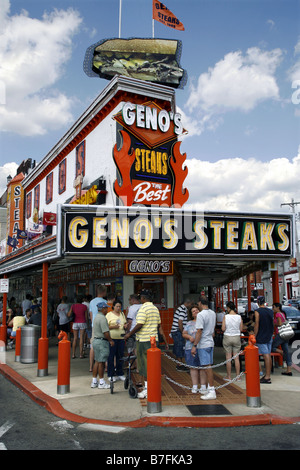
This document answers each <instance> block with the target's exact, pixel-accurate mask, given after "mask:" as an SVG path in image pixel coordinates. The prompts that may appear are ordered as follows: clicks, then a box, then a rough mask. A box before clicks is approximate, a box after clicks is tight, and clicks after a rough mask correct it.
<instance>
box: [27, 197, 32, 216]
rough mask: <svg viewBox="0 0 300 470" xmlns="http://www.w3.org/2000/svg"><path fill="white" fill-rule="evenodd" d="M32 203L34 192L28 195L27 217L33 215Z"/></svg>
mask: <svg viewBox="0 0 300 470" xmlns="http://www.w3.org/2000/svg"><path fill="white" fill-rule="evenodd" d="M31 203H32V193H31V192H30V193H29V194H27V196H26V218H27V219H29V217H30V216H31Z"/></svg>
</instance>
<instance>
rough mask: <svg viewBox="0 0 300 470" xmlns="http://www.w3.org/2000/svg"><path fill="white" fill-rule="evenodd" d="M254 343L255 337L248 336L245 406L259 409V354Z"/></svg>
mask: <svg viewBox="0 0 300 470" xmlns="http://www.w3.org/2000/svg"><path fill="white" fill-rule="evenodd" d="M255 343H256V339H255V336H254V335H250V336H249V340H248V346H246V347H245V369H246V396H247V406H249V407H252V408H259V407H260V406H261V399H260V379H259V354H258V347H257V346H255Z"/></svg>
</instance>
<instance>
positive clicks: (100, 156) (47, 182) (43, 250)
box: [0, 76, 294, 337]
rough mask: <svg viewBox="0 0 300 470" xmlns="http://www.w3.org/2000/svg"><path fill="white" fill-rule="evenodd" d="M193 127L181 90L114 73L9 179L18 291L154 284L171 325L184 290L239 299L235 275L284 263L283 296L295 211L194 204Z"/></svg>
mask: <svg viewBox="0 0 300 470" xmlns="http://www.w3.org/2000/svg"><path fill="white" fill-rule="evenodd" d="M185 132H187V131H186V130H185V129H184V128H183V126H182V122H181V115H180V114H179V113H177V110H176V102H175V90H174V88H172V87H169V86H165V85H161V84H158V83H151V82H147V81H142V80H138V79H133V78H128V77H123V76H114V77H113V78H112V79H111V81H110V82H109V83H108V85H107V86H106V87H105V88H104V90H103V91H102V92H101V93H100V94H99V96H98V97H97V98H96V99H95V101H94V102H92V103H91V105H90V106H89V107H88V108H87V109H86V110H85V112H84V113H83V114H82V115H81V116H80V118H79V119H78V120H77V121H76V122H75V123H74V124H73V126H72V127H71V128H70V129H69V131H68V132H67V133H66V134H65V135H64V136H63V137H62V138H61V139H60V140H59V142H58V143H57V144H56V145H55V146H54V147H53V148H52V149H51V150H50V151H49V153H48V154H47V155H46V156H45V157H44V158H42V159H41V161H40V162H39V163H38V164H37V165H35V166H33V165H31V166H30V168H28V167H27V168H25V167H24V168H23V171H20V172H19V173H18V174H17V175H16V176H15V177H14V178H13V179H12V180H11V181H10V182H9V184H8V189H7V194H8V203H7V236H6V242H7V243H6V247H5V249H4V251H3V250H2V254H3V256H2V257H1V259H0V277H1V278H8V279H9V292H8V293H7V296H8V298H10V297H11V296H12V295H13V296H14V297H15V298H16V301H17V302H21V301H22V300H23V299H24V298H25V295H26V293H31V294H32V295H33V296H36V297H40V296H41V297H43V304H46V305H47V302H48V301H51V302H57V301H58V300H59V299H60V298H61V297H62V295H67V296H68V298H69V301H70V302H72V301H73V300H75V298H76V296H77V295H79V294H91V295H92V296H94V294H95V292H96V285H97V284H99V283H105V284H106V285H107V286H108V292H114V293H116V295H117V296H118V297H120V298H121V299H122V301H123V305H124V307H126V306H127V305H128V303H127V302H128V296H129V295H130V294H132V293H138V292H139V291H140V290H141V289H142V288H149V289H151V290H152V292H153V295H154V303H155V304H156V305H157V306H158V307H159V309H160V311H161V316H162V322H163V327H164V329H165V332H166V333H167V334H168V332H169V331H170V327H171V324H172V318H173V311H174V308H176V307H177V306H178V305H180V303H181V302H182V299H183V296H184V295H189V296H190V297H192V298H194V299H195V300H198V298H199V295H200V294H201V292H205V293H206V294H207V295H208V296H209V298H210V299H211V300H214V301H215V302H216V304H217V305H218V304H220V303H221V295H220V287H222V286H228V292H230V294H229V296H230V297H231V298H235V297H234V295H235V294H234V291H232V292H231V289H232V286H233V281H234V280H236V279H239V278H240V277H242V276H247V275H249V274H250V273H253V272H254V271H257V270H260V269H264V268H265V267H266V266H269V263H273V265H272V266H274V267H275V269H274V270H272V276H273V283H272V285H273V294H274V295H273V297H274V299H276V296H278V290H277V287H276V286H278V272H277V271H276V263H277V262H278V261H283V260H287V259H289V258H290V257H291V256H293V253H294V236H293V233H294V220H293V216H292V214H254V213H253V214H252V213H251V214H243V213H232V212H231V213H228V212H222V211H220V212H200V213H199V212H194V211H188V210H185V209H184V204H185V203H186V202H187V201H188V197H189V192H188V188H187V187H186V177H187V172H188V170H187V167H186V158H187V156H186V154H182V153H181V150H180V146H181V142H180V140H179V139H180V136H182V135H183V134H184V133H185ZM199 176H200V175H199ZM199 179H200V178H199ZM8 242H9V243H8ZM276 273H277V274H276ZM276 276H277V277H276ZM249 282H250V281H249ZM248 292H250V288H249V290H248ZM5 295H6V294H5ZM44 301H45V302H44ZM43 315H45V311H44V313H43ZM43 318H44V317H43ZM42 330H43V328H42ZM42 335H43V332H42ZM45 336H46V335H45V330H44V337H45Z"/></svg>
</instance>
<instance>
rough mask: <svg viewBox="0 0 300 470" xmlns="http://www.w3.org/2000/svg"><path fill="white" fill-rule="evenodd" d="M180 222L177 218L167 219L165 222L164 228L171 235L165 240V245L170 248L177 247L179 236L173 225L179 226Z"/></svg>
mask: <svg viewBox="0 0 300 470" xmlns="http://www.w3.org/2000/svg"><path fill="white" fill-rule="evenodd" d="M177 225H178V222H177V220H172V219H169V220H166V221H165V223H164V224H163V230H164V231H165V233H166V235H168V236H169V240H163V247H164V248H167V249H169V250H171V249H173V248H175V246H176V245H177V243H178V236H177V234H176V232H174V230H173V229H172V227H173V226H175V227H177Z"/></svg>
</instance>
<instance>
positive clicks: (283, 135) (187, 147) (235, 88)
mask: <svg viewBox="0 0 300 470" xmlns="http://www.w3.org/2000/svg"><path fill="white" fill-rule="evenodd" d="M163 3H164V4H165V5H166V6H167V7H168V8H169V9H170V10H171V11H172V12H173V13H174V14H175V15H176V16H177V17H178V19H179V20H180V21H181V22H182V23H183V24H184V26H185V31H183V32H181V31H173V30H172V29H170V28H168V27H166V26H164V25H162V24H160V23H158V22H155V37H160V38H172V39H180V40H181V41H182V43H183V52H182V57H181V65H182V67H183V68H185V69H186V70H187V73H188V77H189V78H188V83H187V85H186V86H185V88H184V89H183V90H177V91H176V103H177V107H178V108H179V109H178V110H179V111H180V112H181V113H182V115H183V118H184V124H185V127H186V128H187V130H188V131H189V135H188V136H187V137H186V138H184V140H183V142H182V145H181V151H182V152H186V154H187V162H188V167H189V179H188V185H189V189H190V194H191V197H190V203H191V204H194V205H197V204H198V205H199V204H202V205H204V206H205V207H206V208H210V209H220V210H268V211H279V210H281V209H280V203H282V202H286V201H290V200H291V198H294V199H295V201H296V200H297V201H300V190H299V186H300V185H299V176H300V149H299V144H300V142H299V130H300V91H299V92H298V90H300V1H299V0H297V1H296V0H280V1H278V0H234V1H231V0H181V1H178V0H166V1H165V2H163ZM121 32H122V37H123V38H128V37H151V35H152V0H122V30H121ZM118 34H119V0H73V1H69V0H52V1H51V2H50V1H48V0H22V1H20V0H11V1H9V0H1V3H0V85H1V84H2V95H1V91H0V190H1V192H2V191H3V189H4V183H5V179H6V176H7V174H8V173H9V172H10V173H13V171H14V169H15V168H16V166H17V165H18V164H20V163H21V162H22V160H24V159H26V158H29V157H31V158H33V159H35V160H36V161H37V162H39V161H41V159H42V158H43V157H44V156H45V155H46V154H47V152H48V151H49V150H50V149H51V148H52V147H53V146H54V145H55V143H56V142H57V141H58V140H59V138H60V137H61V136H62V135H63V134H64V133H65V132H66V130H67V129H68V128H69V127H70V125H71V124H72V123H73V122H74V121H75V119H76V118H78V117H79V116H80V114H81V113H82V112H83V111H84V110H85V109H86V108H87V106H88V105H89V104H90V103H91V101H92V100H93V99H94V98H95V97H96V96H97V95H98V94H99V93H100V92H101V91H102V89H103V88H104V87H105V86H106V84H107V81H106V80H104V79H100V78H91V77H88V76H87V75H86V74H85V73H84V72H83V59H84V55H85V52H86V49H87V48H88V47H89V46H90V45H92V44H94V43H96V42H98V41H99V40H101V39H104V38H111V37H117V36H118ZM293 87H294V88H293ZM3 90H4V91H3ZM199 178H201V181H202V182H203V185H201V188H200V189H199ZM262 178H263V180H264V181H262V180H261V179H262ZM258 180H259V182H258ZM284 210H287V208H285V209H284ZM297 210H298V211H300V205H299V206H298V209H297Z"/></svg>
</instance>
